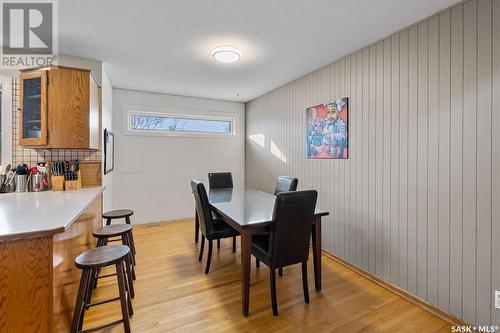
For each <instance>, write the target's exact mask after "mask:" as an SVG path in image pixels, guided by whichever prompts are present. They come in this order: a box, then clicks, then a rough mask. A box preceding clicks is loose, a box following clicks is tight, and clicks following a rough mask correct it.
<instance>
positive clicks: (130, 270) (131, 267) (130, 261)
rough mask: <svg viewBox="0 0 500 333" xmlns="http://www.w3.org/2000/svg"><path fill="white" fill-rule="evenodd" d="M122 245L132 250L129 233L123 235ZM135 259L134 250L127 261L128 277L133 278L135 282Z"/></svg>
mask: <svg viewBox="0 0 500 333" xmlns="http://www.w3.org/2000/svg"><path fill="white" fill-rule="evenodd" d="M122 244H123V245H127V246H128V247H129V248H130V235H129V233H126V234H124V235H122ZM134 265H135V258H134V254H133V253H132V249H131V250H130V254H129V255H128V261H127V277H132V279H133V280H135V268H134Z"/></svg>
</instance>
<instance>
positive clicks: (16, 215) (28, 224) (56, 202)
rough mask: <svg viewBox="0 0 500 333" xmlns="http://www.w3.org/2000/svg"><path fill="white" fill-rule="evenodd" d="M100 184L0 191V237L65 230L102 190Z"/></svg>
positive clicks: (2, 238) (0, 239)
mask: <svg viewBox="0 0 500 333" xmlns="http://www.w3.org/2000/svg"><path fill="white" fill-rule="evenodd" d="M103 190H104V188H103V187H94V188H85V189H81V190H79V191H62V192H53V191H46V192H26V193H3V194H0V241H2V240H4V239H8V238H13V237H18V236H22V235H30V234H55V233H58V232H63V231H64V230H66V229H67V228H68V227H69V226H70V225H71V224H72V223H73V222H74V221H75V220H76V219H77V218H78V216H80V214H81V213H83V212H84V211H85V209H87V207H89V205H90V204H91V203H92V202H93V201H94V200H95V199H96V198H97V197H98V196H99V195H100V194H101V192H102V191H103Z"/></svg>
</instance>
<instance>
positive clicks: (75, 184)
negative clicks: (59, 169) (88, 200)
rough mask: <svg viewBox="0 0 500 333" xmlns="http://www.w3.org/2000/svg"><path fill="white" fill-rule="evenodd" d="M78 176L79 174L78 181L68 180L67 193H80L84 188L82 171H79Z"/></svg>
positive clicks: (65, 184)
mask: <svg viewBox="0 0 500 333" xmlns="http://www.w3.org/2000/svg"><path fill="white" fill-rule="evenodd" d="M77 174H78V179H77V180H66V181H65V182H64V187H65V190H66V191H78V190H79V189H81V188H82V177H81V175H80V170H78V172H77ZM63 178H64V177H63Z"/></svg>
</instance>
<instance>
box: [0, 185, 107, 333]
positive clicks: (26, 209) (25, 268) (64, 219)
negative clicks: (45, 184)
mask: <svg viewBox="0 0 500 333" xmlns="http://www.w3.org/2000/svg"><path fill="white" fill-rule="evenodd" d="M103 189H104V188H102V187H96V188H86V189H81V190H78V191H66V192H52V191H47V192H38V193H33V192H31V193H29V192H28V193H7V194H0V277H1V279H2V281H4V283H3V284H0V299H1V300H2V302H0V331H1V332H69V330H70V329H69V326H70V323H71V318H72V316H73V311H74V306H75V302H76V295H77V292H78V286H79V282H80V275H81V270H79V269H78V268H77V267H76V266H75V258H76V256H78V255H79V254H80V253H82V252H85V251H87V250H88V249H90V248H93V247H95V246H96V241H95V238H94V237H93V235H92V231H93V230H94V229H95V228H98V227H99V226H101V225H102V191H103Z"/></svg>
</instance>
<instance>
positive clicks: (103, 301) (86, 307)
mask: <svg viewBox="0 0 500 333" xmlns="http://www.w3.org/2000/svg"><path fill="white" fill-rule="evenodd" d="M118 300H120V297H119V296H117V297H113V298H107V299H104V300H102V301H99V302H94V303H90V304H85V309H89V308H90V307H92V306H96V305H101V304H105V303H109V302H114V301H118Z"/></svg>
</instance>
